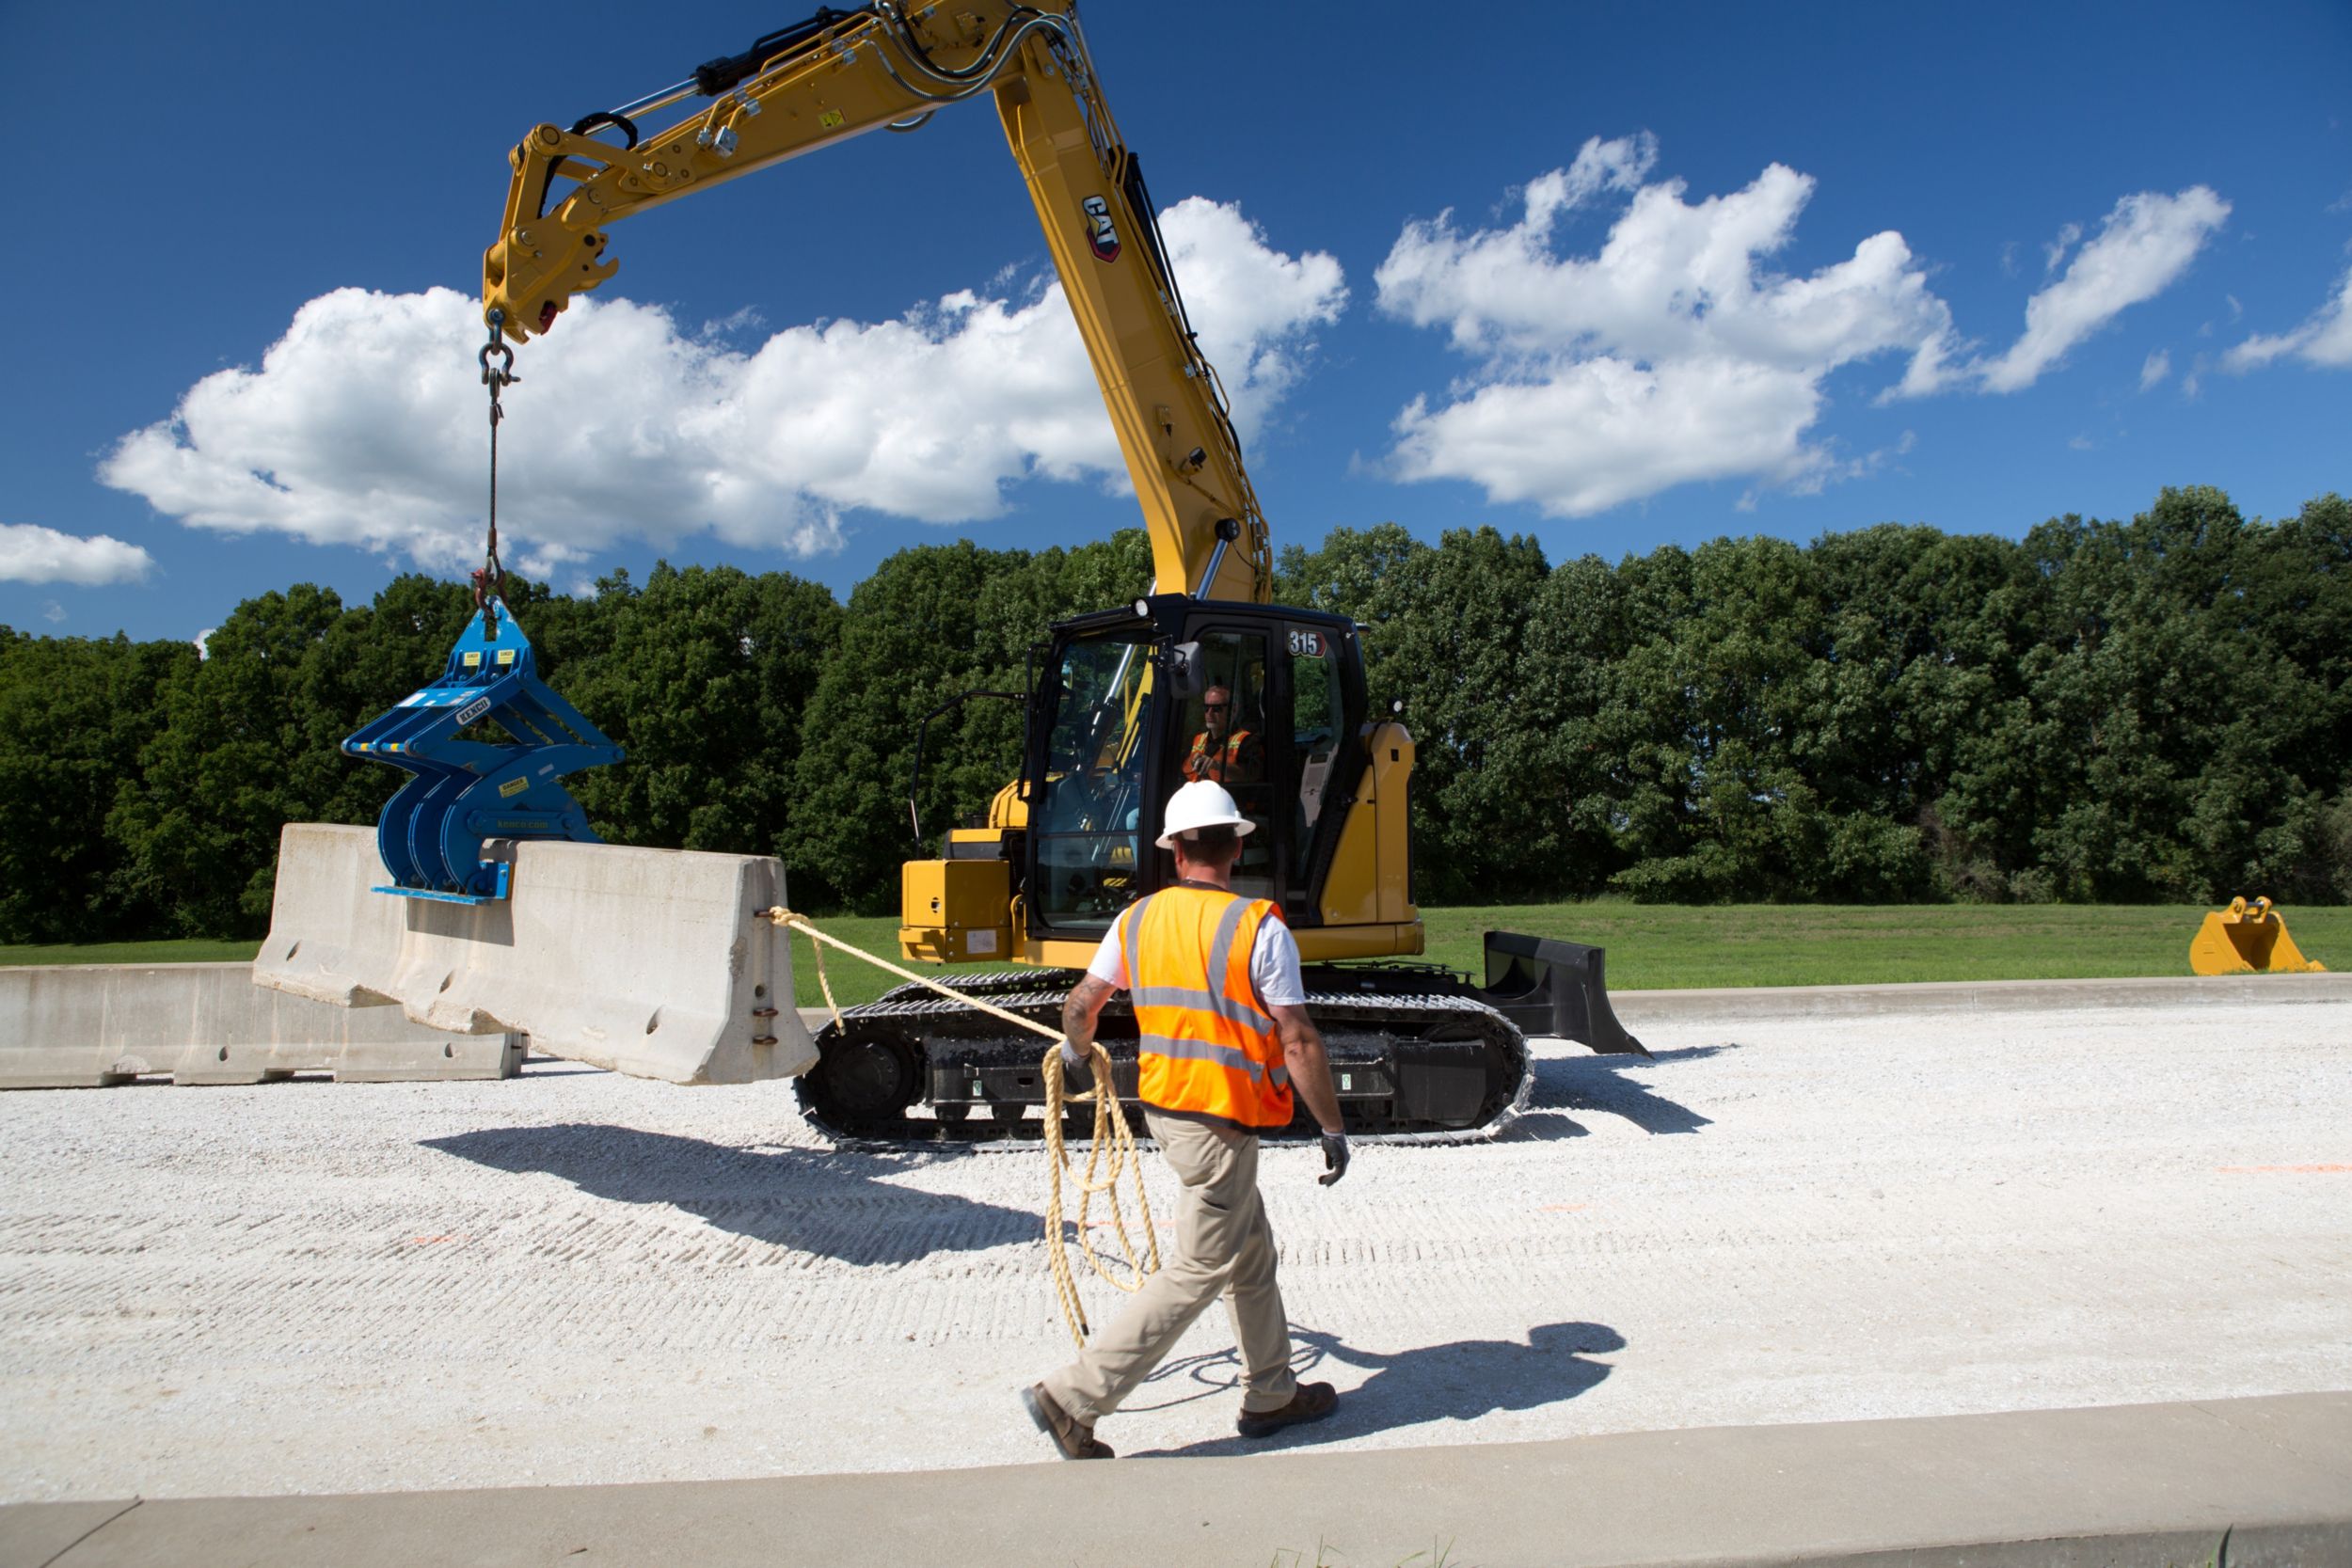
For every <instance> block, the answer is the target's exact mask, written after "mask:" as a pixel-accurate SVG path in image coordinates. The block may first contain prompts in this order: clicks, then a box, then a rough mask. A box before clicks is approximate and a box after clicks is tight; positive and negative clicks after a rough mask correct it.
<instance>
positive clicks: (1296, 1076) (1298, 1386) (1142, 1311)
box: [1021, 780, 1348, 1459]
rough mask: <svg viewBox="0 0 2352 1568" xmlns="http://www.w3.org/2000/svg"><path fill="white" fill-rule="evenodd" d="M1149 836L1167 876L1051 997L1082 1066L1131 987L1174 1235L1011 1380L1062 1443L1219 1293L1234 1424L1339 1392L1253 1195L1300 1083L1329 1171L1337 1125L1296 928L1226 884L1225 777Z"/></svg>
mask: <svg viewBox="0 0 2352 1568" xmlns="http://www.w3.org/2000/svg"><path fill="white" fill-rule="evenodd" d="M1164 826H1165V827H1166V828H1167V832H1166V833H1165V834H1164V835H1163V836H1162V837H1161V838H1160V840H1159V847H1161V848H1163V849H1169V850H1173V851H1174V852H1175V855H1176V875H1177V878H1178V880H1177V881H1176V882H1175V884H1174V885H1172V886H1169V887H1164V888H1162V889H1161V890H1160V891H1159V892H1157V893H1154V894H1152V895H1148V896H1146V897H1144V898H1140V899H1138V900H1136V902H1135V903H1133V904H1130V905H1129V906H1128V907H1127V908H1126V910H1125V911H1123V912H1122V913H1121V914H1120V917H1119V919H1118V921H1117V922H1116V923H1115V924H1113V926H1112V927H1111V928H1110V930H1109V932H1108V933H1107V934H1106V935H1104V938H1103V944H1102V946H1101V947H1100V948H1098V949H1097V950H1096V951H1095V955H1094V959H1093V961H1092V962H1091V963H1089V965H1088V966H1087V973H1086V977H1085V978H1084V979H1082V980H1080V981H1079V982H1078V984H1077V986H1076V988H1075V989H1074V990H1072V991H1071V993H1070V998H1069V1000H1068V1001H1067V1002H1066V1003H1065V1004H1064V1005H1063V1007H1062V1031H1063V1035H1064V1039H1063V1043H1062V1046H1061V1051H1062V1055H1063V1059H1064V1060H1065V1061H1068V1062H1070V1063H1072V1064H1073V1065H1078V1066H1083V1065H1084V1064H1085V1063H1086V1062H1087V1061H1088V1060H1089V1050H1090V1048H1091V1047H1092V1045H1093V1042H1094V1030H1095V1025H1096V1023H1097V1022H1099V1021H1100V1020H1101V1018H1102V1015H1103V1005H1104V1003H1105V1002H1106V1001H1108V1000H1109V999H1110V995H1111V993H1112V992H1113V991H1116V990H1125V991H1126V992H1127V993H1128V994H1129V997H1130V998H1131V999H1132V1001H1133V1002H1134V1005H1135V1012H1136V1029H1137V1031H1138V1033H1139V1034H1140V1036H1141V1040H1140V1047H1141V1050H1140V1057H1141V1060H1140V1063H1139V1066H1140V1072H1139V1074H1138V1078H1137V1083H1136V1089H1137V1095H1138V1098H1139V1099H1140V1100H1141V1101H1143V1117H1144V1121H1145V1123H1146V1124H1147V1125H1148V1126H1149V1128H1150V1129H1151V1133H1152V1137H1153V1138H1154V1139H1156V1140H1157V1141H1158V1143H1159V1146H1160V1153H1161V1154H1162V1155H1163V1156H1165V1157H1166V1159H1167V1161H1168V1165H1169V1167H1170V1168H1171V1169H1172V1170H1174V1171H1175V1173H1176V1180H1178V1181H1179V1182H1180V1183H1182V1185H1181V1186H1180V1188H1179V1189H1178V1195H1177V1206H1176V1244H1175V1247H1174V1250H1173V1251H1172V1252H1171V1253H1170V1254H1169V1255H1168V1258H1167V1259H1165V1260H1164V1261H1163V1262H1162V1264H1161V1266H1160V1269H1159V1272H1158V1273H1156V1274H1153V1275H1151V1276H1150V1277H1149V1278H1147V1279H1146V1280H1145V1281H1144V1282H1143V1288H1142V1289H1141V1290H1140V1291H1136V1294H1135V1295H1134V1296H1132V1297H1131V1298H1129V1300H1128V1303H1127V1306H1126V1307H1125V1309H1124V1310H1122V1311H1121V1312H1120V1314H1119V1316H1118V1317H1117V1318H1115V1319H1113V1320H1112V1321H1111V1323H1108V1324H1107V1325H1106V1326H1105V1327H1104V1329H1103V1331H1102V1332H1101V1333H1100V1334H1097V1335H1096V1336H1095V1337H1094V1339H1093V1341H1092V1342H1091V1343H1089V1345H1087V1346H1086V1348H1085V1349H1084V1350H1082V1351H1080V1352H1079V1353H1078V1358H1077V1359H1076V1360H1075V1361H1073V1362H1071V1363H1070V1364H1069V1365H1068V1366H1065V1367H1062V1368H1060V1369H1058V1370H1056V1371H1053V1372H1050V1373H1048V1374H1047V1375H1046V1377H1045V1379H1044V1380H1043V1381H1042V1382H1040V1383H1037V1384H1033V1385H1031V1386H1029V1387H1027V1388H1025V1389H1023V1390H1022V1395H1021V1397H1022V1402H1024V1403H1025V1405H1027V1407H1028V1411H1029V1418H1030V1419H1032V1420H1034V1421H1035V1422H1036V1423H1037V1425H1038V1430H1039V1431H1041V1432H1042V1433H1045V1434H1046V1435H1047V1436H1048V1437H1051V1438H1052V1439H1053V1440H1054V1443H1055V1445H1056V1446H1057V1448H1059V1449H1061V1452H1062V1456H1063V1457H1064V1458H1066V1459H1108V1458H1110V1457H1111V1449H1110V1447H1109V1445H1107V1444H1105V1443H1104V1442H1102V1441H1101V1440H1100V1439H1098V1438H1097V1437H1096V1436H1095V1435H1094V1426H1095V1423H1096V1422H1097V1421H1099V1420H1101V1419H1102V1418H1104V1416H1107V1415H1109V1414H1110V1413H1111V1412H1112V1411H1114V1410H1116V1409H1118V1408H1119V1406H1120V1402H1122V1401H1124V1400H1125V1399H1126V1398H1127V1396H1128V1395H1129V1394H1131V1393H1133V1392H1134V1391H1135V1389H1136V1386H1137V1385H1139V1384H1140V1383H1142V1381H1143V1380H1144V1379H1145V1378H1146V1377H1148V1376H1150V1375H1151V1372H1152V1368H1154V1367H1156V1366H1158V1365H1159V1364H1160V1362H1161V1360H1162V1359H1163V1358H1165V1357H1166V1356H1167V1354H1168V1352H1169V1351H1170V1350H1172V1349H1173V1348H1174V1347H1175V1344H1176V1341H1177V1340H1178V1339H1179V1338H1182V1337H1183V1335H1184V1330H1185V1329H1186V1328H1188V1327H1189V1326H1191V1323H1192V1321H1193V1320H1194V1319H1195V1318H1197V1317H1199V1316H1200V1313H1201V1311H1202V1310H1203V1309H1204V1308H1205V1307H1207V1306H1208V1305H1209V1303H1210V1302H1212V1301H1214V1300H1216V1299H1217V1298H1218V1297H1220V1296H1221V1297H1223V1298H1224V1301H1225V1309H1226V1312H1227V1313H1228V1315H1229V1316H1230V1317H1231V1318H1232V1324H1233V1338H1234V1340H1235V1342H1236V1343H1237V1344H1238V1345H1239V1347H1240V1351H1241V1363H1242V1400H1241V1415H1240V1418H1239V1419H1238V1420H1237V1421H1236V1422H1235V1427H1236V1429H1237V1430H1238V1431H1239V1432H1240V1433H1241V1434H1242V1435H1243V1436H1244V1437H1266V1436H1270V1435H1272V1434H1273V1433H1277V1432H1279V1431H1280V1430H1282V1429H1283V1428H1284V1427H1288V1426H1295V1425H1297V1424H1299V1423H1300V1422H1303V1421H1319V1420H1322V1419H1323V1418H1325V1417H1327V1416H1328V1415H1330V1414H1331V1412H1332V1411H1333V1410H1335V1409H1337V1408H1338V1407H1339V1395H1338V1394H1337V1393H1336V1392H1334V1391H1333V1389H1332V1387H1331V1386H1330V1385H1329V1384H1327V1383H1307V1384H1302V1383H1300V1382H1299V1381H1298V1380H1297V1378H1296V1377H1295V1376H1293V1375H1292V1372H1291V1365H1290V1361H1291V1338H1290V1324H1289V1320H1288V1319H1287V1318H1286V1317H1285V1316H1284V1314H1283V1310H1282V1292H1281V1289H1280V1287H1279V1285H1278V1284H1277V1283H1276V1282H1275V1277H1274V1273H1275V1253H1274V1231H1273V1229H1272V1227H1270V1226H1269V1225H1268V1224H1267V1223H1266V1214H1265V1204H1264V1202H1263V1199H1261V1198H1260V1196H1258V1137H1259V1134H1260V1133H1261V1132H1268V1131H1275V1130H1279V1129H1281V1128H1283V1127H1287V1126H1288V1125H1290V1120H1291V1109H1292V1105H1291V1097H1292V1096H1293V1094H1294V1093H1295V1094H1296V1095H1297V1096H1298V1097H1299V1098H1300V1099H1302V1100H1304V1101H1306V1105H1307V1109H1308V1111H1309V1112H1310V1113H1311V1114H1312V1115H1313V1117H1314V1118H1315V1122H1316V1124H1317V1125H1318V1126H1319V1127H1320V1128H1321V1129H1322V1131H1323V1163H1324V1171H1325V1173H1324V1174H1323V1175H1322V1176H1320V1177H1318V1178H1317V1179H1316V1180H1318V1181H1320V1182H1321V1183H1322V1184H1323V1185H1324V1186H1329V1185H1330V1184H1331V1183H1333V1182H1334V1181H1337V1180H1339V1179H1340V1178H1341V1177H1343V1176H1344V1175H1346V1174H1347V1160H1348V1152H1347V1139H1346V1137H1345V1136H1343V1133H1342V1132H1341V1130H1340V1128H1341V1124H1340V1101H1339V1095H1338V1092H1337V1091H1336V1090H1335V1089H1334V1088H1333V1087H1332V1084H1331V1064H1330V1059H1329V1057H1328V1056H1327V1054H1326V1053H1325V1051H1324V1047H1323V1037H1322V1035H1321V1034H1319V1033H1318V1032H1317V1031H1316V1029H1315V1026H1314V1022H1313V1021H1312V1020H1311V1019H1310V1018H1308V1016H1307V992H1306V989H1305V987H1304V985H1303V984H1302V982H1301V980H1300V976H1299V970H1298V943H1297V942H1295V941H1294V940H1293V939H1292V937H1291V933H1290V927H1287V926H1285V925H1284V924H1283V923H1282V917H1281V913H1280V911H1279V910H1278V909H1277V908H1276V907H1275V905H1274V904H1273V903H1272V902H1271V901H1270V900H1267V899H1263V898H1244V897H1243V896H1241V895H1239V894H1237V893H1235V892H1233V890H1232V874H1233V863H1234V861H1235V860H1237V859H1239V858H1240V854H1241V841H1242V838H1243V836H1244V835H1245V834H1247V833H1248V832H1250V830H1251V828H1252V827H1253V826H1254V824H1252V823H1251V822H1250V821H1249V820H1248V818H1247V817H1245V816H1242V815H1241V812H1240V810H1239V809H1238V808H1236V807H1235V805H1234V804H1233V798H1232V796H1231V795H1229V794H1227V793H1226V791H1225V788H1224V786H1223V785H1221V784H1216V783H1214V782H1211V781H1209V780H1198V781H1195V782H1194V783H1191V784H1185V785H1184V786H1183V787H1182V788H1180V789H1178V790H1177V791H1176V793H1175V795H1174V796H1173V797H1171V798H1170V799H1169V800H1168V816H1167V818H1166V821H1165V823H1164Z"/></svg>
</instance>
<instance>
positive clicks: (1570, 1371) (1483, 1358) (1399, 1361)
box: [1126, 1323, 1625, 1458]
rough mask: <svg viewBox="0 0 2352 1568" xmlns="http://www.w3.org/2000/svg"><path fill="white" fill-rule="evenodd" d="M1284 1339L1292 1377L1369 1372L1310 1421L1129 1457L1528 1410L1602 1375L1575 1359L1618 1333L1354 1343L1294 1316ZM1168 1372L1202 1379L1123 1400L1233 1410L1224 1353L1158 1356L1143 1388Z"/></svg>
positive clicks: (1607, 1344) (1231, 1362)
mask: <svg viewBox="0 0 2352 1568" xmlns="http://www.w3.org/2000/svg"><path fill="white" fill-rule="evenodd" d="M1291 1344H1292V1354H1291V1365H1292V1368H1293V1369H1294V1370H1296V1371H1297V1372H1299V1373H1300V1375H1302V1376H1304V1375H1305V1374H1306V1372H1307V1371H1308V1370H1310V1369H1313V1368H1317V1367H1320V1366H1322V1365H1323V1364H1324V1363H1326V1362H1338V1363H1340V1364H1341V1365H1343V1366H1347V1367H1359V1368H1362V1369H1365V1370H1368V1371H1369V1372H1370V1373H1371V1375H1370V1376H1368V1377H1366V1378H1365V1379H1364V1380H1363V1382H1361V1383H1360V1384H1358V1385H1357V1386H1355V1387H1353V1388H1349V1387H1346V1386H1344V1385H1343V1386H1342V1387H1341V1390H1340V1407H1339V1409H1338V1410H1337V1411H1336V1412H1335V1413H1334V1414H1333V1415H1332V1416H1331V1418H1329V1419H1327V1420H1324V1421H1318V1422H1316V1423H1315V1424H1313V1425H1312V1426H1302V1427H1295V1428H1292V1429H1291V1430H1290V1431H1288V1432H1283V1433H1277V1434H1275V1435H1274V1436H1272V1437H1268V1438H1262V1439H1258V1440H1255V1441H1251V1440H1246V1439H1244V1438H1242V1437H1239V1436H1236V1435H1232V1434H1230V1433H1229V1434H1228V1435H1226V1436H1223V1437H1216V1438H1211V1439H1208V1440H1206V1441H1203V1442H1199V1443H1187V1444H1185V1445H1184V1446H1183V1447H1182V1448H1174V1449H1138V1450H1137V1457H1139V1458H1140V1457H1147V1456H1156V1457H1161V1458H1180V1457H1181V1458H1200V1457H1210V1456H1214V1455H1218V1454H1236V1453H1258V1452H1263V1451H1264V1450H1265V1449H1283V1448H1304V1447H1311V1446H1312V1445H1314V1444H1318V1443H1329V1442H1337V1441H1343V1440H1344V1439H1347V1438H1351V1437H1364V1436H1369V1435H1370V1434H1372V1433H1375V1432H1388V1431H1391V1430H1392V1429H1396V1428H1401V1427H1411V1426H1421V1425H1422V1424H1424V1423H1426V1422H1430V1421H1447V1420H1451V1421H1474V1420H1477V1419H1478V1418H1480V1417H1482V1416H1486V1415H1489V1414H1491V1413H1493V1412H1495V1411H1499V1410H1534V1409H1535V1408H1537V1407H1538V1406H1541V1405H1547V1404H1556V1403H1558V1402H1561V1401H1563V1400H1572V1399H1574V1398H1576V1397H1577V1396H1578V1395H1579V1394H1581V1393H1583V1392H1584V1391H1585V1390H1586V1389H1587V1388H1590V1387H1592V1386H1595V1385H1596V1384H1597V1383H1599V1382H1600V1381H1601V1379H1603V1378H1605V1377H1607V1376H1608V1375H1609V1373H1610V1370H1611V1368H1610V1365H1609V1363H1607V1362H1605V1361H1590V1360H1586V1359H1585V1357H1586V1356H1587V1355H1591V1354H1610V1353H1612V1352H1615V1351H1621V1350H1623V1349H1625V1336H1624V1335H1622V1334H1619V1333H1618V1332H1617V1331H1616V1330H1615V1329H1613V1328H1611V1327H1610V1326H1608V1325H1607V1324H1606V1323H1539V1324H1537V1325H1536V1326H1535V1327H1534V1328H1531V1329H1529V1330H1528V1331H1527V1342H1526V1343H1525V1344H1521V1343H1519V1342H1518V1341H1517V1340H1512V1339H1456V1340H1454V1341H1452V1342H1451V1343H1448V1344H1442V1345H1421V1346H1416V1347H1415V1348H1413V1349H1411V1350H1402V1351H1395V1352H1381V1351H1368V1350H1362V1349H1359V1348H1358V1347H1356V1346H1353V1345H1350V1344H1348V1343H1346V1342H1345V1341H1344V1340H1343V1339H1341V1338H1340V1337H1339V1336H1338V1335H1336V1334H1326V1333H1323V1332H1321V1331H1320V1330H1317V1329H1311V1328H1301V1327H1299V1326H1298V1325H1297V1324H1295V1323H1294V1324H1292V1325H1291ZM1177 1377H1185V1378H1189V1379H1190V1380H1191V1381H1193V1382H1195V1383H1200V1384H1204V1385H1206V1386H1204V1387H1202V1388H1201V1389H1200V1391H1199V1392H1198V1393H1191V1394H1186V1395H1184V1396H1182V1397H1181V1398H1177V1399H1168V1400H1164V1401H1162V1402H1161V1403H1160V1404H1157V1405H1147V1404H1145V1403H1143V1402H1140V1401H1131V1402H1129V1403H1128V1404H1127V1406H1126V1408H1128V1409H1130V1410H1143V1409H1157V1408H1164V1407H1165V1406H1167V1405H1169V1404H1180V1403H1184V1402H1189V1401H1191V1400H1201V1399H1207V1398H1210V1397H1211V1396H1214V1395H1217V1394H1223V1395H1225V1396H1227V1397H1228V1398H1230V1399H1231V1400H1232V1408H1233V1409H1234V1410H1235V1411H1238V1410H1239V1409H1240V1408H1241V1406H1240V1400H1239V1391H1240V1387H1241V1367H1240V1363H1239V1361H1238V1360H1237V1359H1236V1357H1235V1355H1234V1353H1233V1352H1232V1351H1226V1352H1224V1353H1222V1354H1216V1355H1204V1356H1188V1357H1185V1358H1184V1360H1181V1361H1171V1362H1168V1364H1167V1365H1165V1366H1163V1367H1161V1368H1160V1370H1158V1371H1156V1372H1154V1373H1153V1374H1152V1377H1151V1379H1150V1380H1149V1381H1147V1382H1146V1383H1145V1385H1144V1388H1145V1389H1146V1390H1151V1389H1153V1388H1154V1387H1155V1386H1157V1385H1160V1384H1162V1383H1165V1382H1167V1381H1168V1380H1169V1379H1171V1378H1177ZM1330 1381H1332V1382H1341V1381H1342V1380H1341V1379H1338V1378H1333V1379H1331V1380H1330ZM1147 1397H1148V1396H1147Z"/></svg>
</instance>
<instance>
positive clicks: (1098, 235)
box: [1079, 196, 1119, 261]
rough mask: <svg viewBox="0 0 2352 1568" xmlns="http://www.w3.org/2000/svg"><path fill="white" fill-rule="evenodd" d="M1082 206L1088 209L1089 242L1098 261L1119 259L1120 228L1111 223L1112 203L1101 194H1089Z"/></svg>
mask: <svg viewBox="0 0 2352 1568" xmlns="http://www.w3.org/2000/svg"><path fill="white" fill-rule="evenodd" d="M1079 205H1080V206H1082V207H1084V208H1085V209H1086V214H1087V244H1088V245H1091V246H1093V248H1094V259H1095V260H1096V261H1118V260H1119V230H1118V229H1117V228H1116V227H1115V226H1114V225H1113V224H1112V223H1111V204H1110V203H1109V202H1107V201H1105V200H1104V199H1103V198H1101V197H1099V196H1089V197H1088V198H1086V200H1084V201H1083V202H1081V203H1079Z"/></svg>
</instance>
